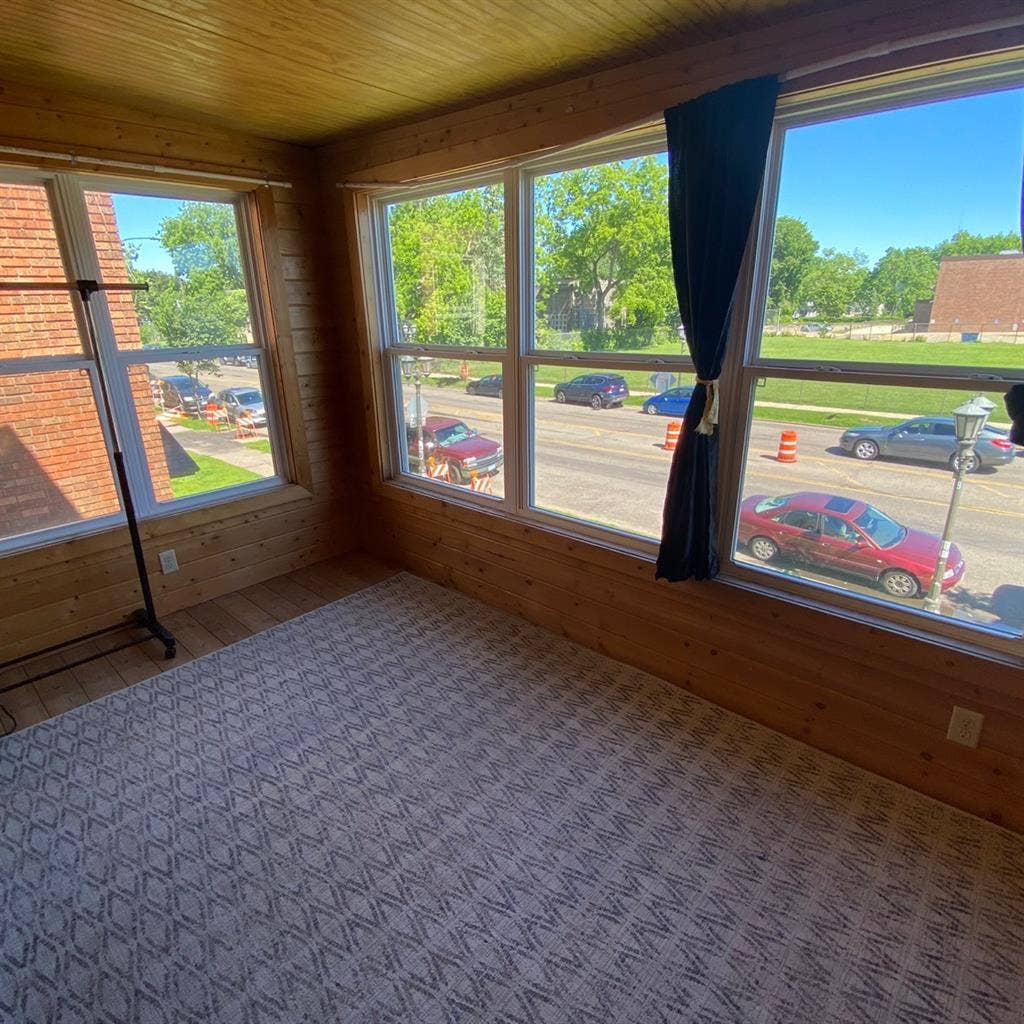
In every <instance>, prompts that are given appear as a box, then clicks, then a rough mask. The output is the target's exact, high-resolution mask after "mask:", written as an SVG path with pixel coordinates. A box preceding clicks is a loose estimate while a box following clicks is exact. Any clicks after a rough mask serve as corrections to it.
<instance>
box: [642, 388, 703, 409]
mask: <svg viewBox="0 0 1024 1024" xmlns="http://www.w3.org/2000/svg"><path fill="white" fill-rule="evenodd" d="M692 397H693V388H692V387H685V388H669V389H668V391H662V393H661V394H660V395H653V396H652V397H651V398H648V399H647V401H646V402H644V412H645V413H647V415H648V416H682V415H683V414H684V413H685V412H686V407H687V406H688V405H689V404H690V399H691V398H692Z"/></svg>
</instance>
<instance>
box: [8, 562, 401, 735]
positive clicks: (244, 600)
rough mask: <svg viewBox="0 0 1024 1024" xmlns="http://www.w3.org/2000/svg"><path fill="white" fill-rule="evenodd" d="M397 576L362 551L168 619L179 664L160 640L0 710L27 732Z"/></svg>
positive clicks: (24, 691)
mask: <svg viewBox="0 0 1024 1024" xmlns="http://www.w3.org/2000/svg"><path fill="white" fill-rule="evenodd" d="M395 571H396V570H395V569H392V568H389V567H388V566H386V565H384V563H382V562H380V561H378V560H377V559H375V558H373V557H372V556H370V555H365V554H361V553H356V554H349V555H343V556H341V557H339V558H332V559H330V560H328V561H326V562H318V563H317V564H316V565H311V566H307V567H306V568H305V569H297V570H296V571H294V572H289V573H286V574H284V575H283V576H276V577H274V578H273V579H270V580H267V581H266V582H264V583H257V584H255V585H254V586H251V587H246V588H245V589H244V590H238V591H235V592H234V593H232V594H225V595H224V596H223V597H218V598H214V599H213V600H212V601H204V602H203V603H202V604H198V605H195V606H194V607H192V608H189V609H187V610H185V611H179V612H174V613H173V614H171V615H166V616H161V619H162V621H163V622H164V623H165V624H166V625H167V627H168V629H170V630H171V632H173V633H174V635H175V638H176V639H177V641H178V655H177V657H176V658H175V659H174V661H166V660H165V659H164V657H163V647H162V646H161V644H160V643H159V642H158V641H156V640H147V641H146V642H145V643H141V644H136V645H135V646H134V647H126V648H125V649H124V650H122V651H116V652H114V653H113V654H105V655H103V656H102V657H100V658H97V659H96V660H95V661H90V662H87V663H86V664H84V665H77V666H75V667H73V668H67V669H65V670H63V671H61V672H58V673H56V674H55V675H52V676H48V677H47V678H46V679H41V680H39V681H38V682H36V683H31V684H29V685H28V686H22V687H20V688H19V689H17V690H12V691H11V692H10V693H6V694H3V695H0V707H2V708H4V709H5V710H6V711H7V712H9V713H10V714H11V715H13V716H14V719H15V722H16V723H17V728H18V729H24V728H26V727H27V726H30V725H35V724H36V723H37V722H42V721H45V720H46V719H47V718H52V717H53V716H55V715H59V714H62V713H63V712H65V711H69V710H70V709H71V708H74V707H78V706H79V705H81V704H87V703H88V702H89V701H91V700H95V699H96V698H97V697H102V696H104V695H105V694H108V693H113V692H114V691H115V690H120V689H122V688H123V687H125V686H131V685H133V684H134V683H140V682H142V680H144V679H149V678H150V677H151V676H155V675H158V674H159V673H160V672H164V671H166V670H167V669H169V668H172V667H173V666H175V665H180V664H183V663H185V662H187V661H192V660H193V659H195V658H201V657H202V656H203V655H204V654H210V653H211V652H212V651H216V650H218V649H219V648H221V647H226V646H227V645H228V644H233V643H237V642H238V641H239V640H244V639H245V638H246V637H248V636H252V635H253V634H254V633H259V632H261V631H262V630H264V629H269V628H270V627H271V626H276V625H277V624H278V623H279V622H285V621H287V620H288V619H292V618H294V617H295V616H296V615H302V614H303V613H304V612H309V611H312V610H313V609H314V608H319V607H320V606H321V605H325V604H329V603H330V602H331V601H336V600H338V598H340V597H344V596H345V595H346V594H352V593H355V592H356V591H357V590H362V589H363V588H364V587H368V586H370V585H372V584H374V583H377V582H379V581H380V580H383V579H387V577H389V576H391V575H393V574H394V573H395ZM129 636H130V633H129V632H127V631H126V632H125V633H124V634H123V635H122V634H119V633H112V634H110V635H109V636H107V637H103V638H101V639H99V640H94V641H87V642H86V643H83V644H79V645H77V646H75V647H70V648H67V649H66V650H64V651H61V652H59V653H58V654H51V655H47V656H45V657H42V658H36V659H34V660H33V661H31V662H26V663H25V664H23V665H19V666H16V667H15V668H12V669H8V670H7V671H6V672H3V673H0V687H2V686H5V685H7V684H9V683H13V682H17V681H18V680H19V679H27V678H29V677H30V676H34V675H36V674H38V673H39V672H42V671H45V670H46V669H49V668H56V667H58V666H59V665H67V664H69V663H70V662H72V661H77V660H78V659H79V658H81V657H83V655H85V654H86V653H88V652H89V651H90V650H93V651H96V650H105V649H107V648H109V647H114V646H116V645H117V644H118V643H119V642H123V641H124V640H125V639H127V638H129ZM10 725H11V723H10V720H9V719H8V718H7V716H6V715H2V714H0V735H3V734H4V733H5V732H6V731H7V730H8V729H10Z"/></svg>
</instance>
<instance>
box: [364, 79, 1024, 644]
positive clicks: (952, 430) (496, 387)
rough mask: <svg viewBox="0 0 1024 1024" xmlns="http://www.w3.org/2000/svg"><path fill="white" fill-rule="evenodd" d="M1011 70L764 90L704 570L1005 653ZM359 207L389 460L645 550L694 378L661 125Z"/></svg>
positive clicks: (1017, 580)
mask: <svg viewBox="0 0 1024 1024" xmlns="http://www.w3.org/2000/svg"><path fill="white" fill-rule="evenodd" d="M1021 83H1022V76H1021V69H1020V67H1019V66H1017V65H1013V64H1003V65H996V66H994V67H993V66H988V67H985V68H984V69H982V70H980V71H979V70H977V69H973V70H963V69H959V70H957V69H954V70H952V71H948V72H943V73H942V74H941V75H939V74H937V73H935V72H930V73H928V74H924V73H922V75H921V77H917V78H914V79H910V78H904V79H903V80H901V81H900V82H898V83H896V84H881V85H877V86H876V85H868V84H864V85H857V86H854V87H849V88H848V89H847V90H846V91H844V92H837V91H836V90H831V91H830V92H829V93H828V94H827V95H826V98H814V97H810V96H807V97H804V98H796V97H786V98H784V99H783V100H782V101H781V102H780V106H779V112H778V115H777V119H776V125H775V130H774V135H773V141H772V146H771V151H770V155H769V163H768V167H767V172H766V178H765V188H764V194H763V197H762V203H761V214H760V222H759V224H758V225H757V226H756V228H755V231H754V233H753V237H752V240H751V246H750V258H749V260H748V266H747V267H746V268H745V271H744V275H743V278H742V280H741V282H740V287H739V290H738V292H737V296H736V312H735V314H734V320H733V337H734V343H733V344H732V346H731V349H730V352H729V356H728V359H727V364H726V366H725V368H724V370H723V375H722V386H721V394H722V399H721V411H720V424H721V425H720V438H721V471H720V479H719V484H720V486H719V502H720V507H719V523H720V524H721V528H722V532H721V535H720V537H719V548H720V551H721V552H722V562H723V578H725V579H729V580H732V581H734V582H737V583H739V584H741V585H745V586H750V587H754V588H757V589H770V590H771V591H772V592H774V593H782V594H786V593H789V594H792V595H793V597H794V598H795V599H797V600H801V601H805V602H810V603H816V604H819V605H823V606H826V607H828V606H831V607H839V608H842V609H844V610H845V611H848V612H851V613H854V614H860V615H863V616H866V617H868V618H871V619H874V620H886V621H889V622H892V623H894V624H895V625H897V627H898V628H906V629H908V630H909V631H916V632H923V633H941V634H943V635H945V636H951V635H955V636H957V637H964V638H966V639H967V640H968V641H969V642H971V643H981V644H984V645H989V646H996V647H999V646H1004V647H1006V646H1009V647H1011V648H1013V647H1014V646H1015V645H1018V644H1019V637H1020V635H1021V633H1022V631H1024V476H1022V474H1024V459H1022V458H1021V457H1020V455H1021V452H1020V449H1018V448H1015V447H1014V446H1013V445H1012V444H1011V443H1010V441H1009V438H1008V436H1007V427H1008V418H1007V415H1006V412H1005V409H1004V406H1003V395H1004V394H1005V392H1006V390H1007V388H1008V387H1009V386H1010V385H1011V384H1012V383H1014V382H1016V381H1024V255H1022V254H1021V249H1020V236H1019V211H1020V187H1021V186H1020V180H1021V179H1020V175H1021V164H1022V151H1021V150H1022V139H1021V132H1020V126H1021V124H1022V122H1024V88H1022V84H1021ZM371 211H372V212H371V219H372V223H373V225H374V238H375V243H376V244H375V254H376V259H375V279H376V282H377V295H378V302H377V314H378V323H379V331H378V336H379V338H380V339H381V348H380V351H381V353H382V359H383V364H382V365H383V370H384V373H383V379H384V382H385V387H384V398H385V406H386V408H387V411H388V416H387V417H386V420H387V423H388V440H389V444H388V445H387V446H386V450H387V452H388V459H387V461H388V463H389V465H387V466H385V467H384V468H385V475H386V476H388V475H390V476H391V477H392V478H394V479H396V480H399V481H401V482H402V483H403V484H405V485H407V486H410V487H413V488H418V489H426V490H430V491H434V492H435V493H438V494H444V495H446V496H448V497H458V498H459V500H462V501H465V502H469V503H477V504H480V503H483V504H484V505H485V507H490V508H492V509H498V510H503V511H505V512H506V513H508V514H510V515H513V516H515V517H517V518H519V519H521V520H524V521H530V522H535V523H542V524H545V525H547V526H549V527H553V528H555V529H560V530H562V531H564V532H569V533H573V534H578V535H583V536H589V537H593V538H596V539H599V540H601V541H603V542H605V543H611V544H613V545H614V546H616V547H619V548H628V549H631V550H634V551H637V552H639V553H640V554H642V555H648V556H650V557H652V558H653V556H654V553H655V551H656V543H657V540H658V537H659V535H660V532H661V516H662V507H663V503H664V498H665V488H666V483H667V480H668V474H669V468H670V465H671V459H672V451H673V449H674V447H675V445H676V444H677V443H678V441H677V439H678V436H679V432H680V429H681V425H682V421H683V416H684V413H685V411H686V408H687V406H688V403H689V400H690V396H691V394H692V392H693V388H694V385H695V383H696V381H695V375H694V368H693V365H692V363H691V361H690V358H689V355H688V352H687V348H686V340H685V336H684V333H683V328H682V326H681V325H680V322H679V313H678V305H677V301H676V296H675V290H674V284H673V275H672V264H671V253H670V246H669V232H668V223H667V161H666V157H665V153H664V132H663V129H662V128H660V127H659V126H655V127H652V128H651V129H648V130H641V131H634V132H630V133H627V134H626V135H625V136H623V137H622V138H620V139H618V140H615V141H612V142H608V143H603V144H600V145H591V146H586V147H581V148H578V149H576V150H571V151H569V150H567V151H565V152H563V153H561V154H555V155H547V156H545V157H543V158H538V159H534V160H527V161H524V162H523V163H522V164H521V165H520V166H517V167H515V168H513V169H510V170H506V171H504V172H501V173H498V172H494V173H492V174H491V175H490V176H489V177H484V178H479V179H452V180H451V181H448V182H443V183H436V182H435V183H433V184H431V185H429V186H425V187H424V188H422V189H407V190H391V191H382V192H381V193H379V194H377V195H376V196H374V197H373V198H372V201H371ZM972 399H977V400H978V401H979V402H980V403H981V405H982V407H983V408H987V412H988V415H987V420H986V422H985V425H984V427H983V428H982V429H981V431H980V433H979V436H978V438H977V439H976V440H975V442H974V443H973V444H965V443H961V442H960V441H959V440H958V438H957V430H958V426H957V424H958V422H959V421H958V419H957V410H959V409H960V408H961V407H962V406H964V405H965V403H968V402H970V400H972ZM986 403H987V405H986ZM960 469H963V474H962V478H961V486H960V488H959V490H958V502H957V503H956V507H955V508H954V510H953V512H952V515H951V514H950V507H951V498H952V495H953V486H954V482H955V480H956V479H957V473H958V470H960ZM943 552H944V554H943ZM940 562H941V564H940ZM936 580H937V582H936V585H935V586H933V582H935V581H936Z"/></svg>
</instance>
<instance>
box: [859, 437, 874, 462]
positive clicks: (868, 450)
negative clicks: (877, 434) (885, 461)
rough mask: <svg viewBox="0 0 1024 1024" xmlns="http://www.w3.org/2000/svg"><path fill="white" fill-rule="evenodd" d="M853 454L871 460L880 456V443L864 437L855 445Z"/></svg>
mask: <svg viewBox="0 0 1024 1024" xmlns="http://www.w3.org/2000/svg"><path fill="white" fill-rule="evenodd" d="M853 454H854V455H855V456H856V457H857V458H858V459H862V460H863V461H864V462H870V461H871V459H877V458H878V445H877V444H875V442H874V441H869V440H867V438H864V439H862V440H860V441H858V442H857V443H856V444H855V445H854V446H853Z"/></svg>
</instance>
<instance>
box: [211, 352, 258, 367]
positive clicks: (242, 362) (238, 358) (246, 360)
mask: <svg viewBox="0 0 1024 1024" xmlns="http://www.w3.org/2000/svg"><path fill="white" fill-rule="evenodd" d="M220 361H221V364H222V365H223V366H248V367H249V369H251V370H255V369H256V367H257V366H259V360H258V359H257V358H256V356H249V355H244V354H242V353H235V354H233V355H230V356H221V357H220Z"/></svg>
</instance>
